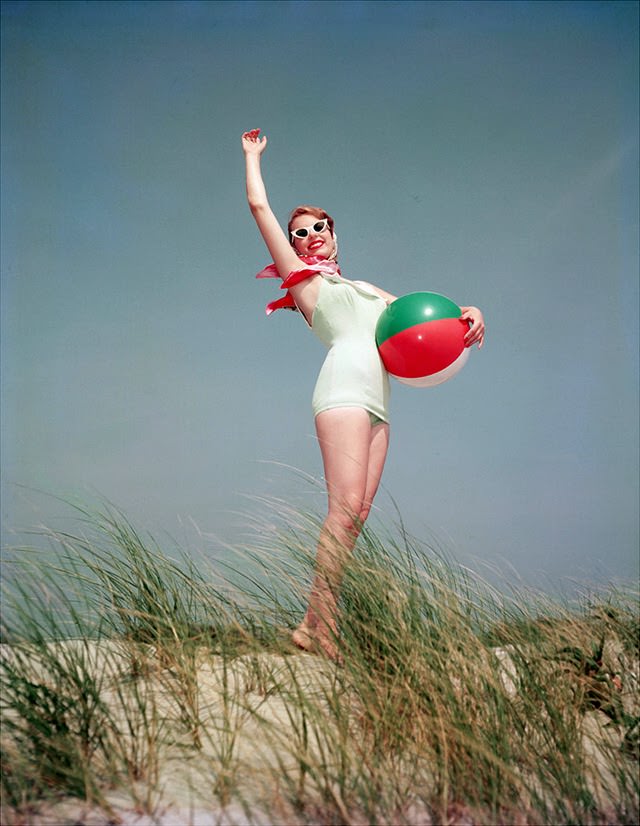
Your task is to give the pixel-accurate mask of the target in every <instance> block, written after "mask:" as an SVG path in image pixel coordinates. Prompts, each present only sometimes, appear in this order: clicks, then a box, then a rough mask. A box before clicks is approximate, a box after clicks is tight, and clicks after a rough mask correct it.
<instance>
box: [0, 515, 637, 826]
mask: <svg viewBox="0 0 640 826" xmlns="http://www.w3.org/2000/svg"><path fill="white" fill-rule="evenodd" d="M275 511H276V513H275V515H272V517H273V518H270V519H269V520H268V524H269V526H268V528H267V527H265V526H262V527H261V528H260V530H258V531H256V538H255V541H254V542H252V543H250V544H248V546H247V547H245V548H243V549H240V548H238V549H236V553H235V556H234V557H233V559H231V560H229V559H228V560H227V561H226V562H225V563H224V564H223V563H221V562H216V563H211V562H209V563H207V562H205V560H204V558H202V559H196V557H195V556H194V555H193V554H192V553H188V552H184V551H181V549H180V548H179V547H178V546H177V545H176V544H175V543H171V547H170V548H169V549H168V550H162V548H161V547H160V544H159V543H158V542H156V541H155V540H154V539H153V537H151V536H148V535H147V534H144V533H141V532H140V531H138V530H137V529H136V528H135V527H134V526H133V525H132V524H131V522H130V521H129V520H128V519H127V518H126V517H125V516H124V515H123V514H122V513H121V512H119V511H118V510H117V509H115V508H111V507H100V508H99V509H97V510H96V511H95V512H94V511H90V510H88V509H77V512H76V513H77V527H78V529H77V530H76V531H74V532H69V531H65V532H62V531H47V532H46V533H47V535H48V538H49V541H50V543H51V550H52V551H53V552H54V553H48V554H42V553H41V552H36V551H35V550H30V549H28V548H22V549H19V550H20V552H19V553H17V550H18V549H14V553H12V554H11V561H10V563H8V564H7V567H8V568H9V571H8V574H7V576H6V582H5V593H4V596H3V624H2V640H3V644H2V658H1V672H2V675H1V676H2V694H1V696H2V737H1V745H2V823H3V824H7V826H11V824H16V826H17V824H27V823H33V824H54V823H55V824H58V823H67V822H68V823H82V822H84V820H83V818H86V819H87V822H89V820H90V822H91V823H101V822H102V823H105V824H106V823H109V822H114V823H115V822H120V823H127V822H129V823H136V822H138V821H137V820H136V818H140V817H148V818H150V819H149V820H148V822H149V823H158V824H162V823H163V822H165V820H163V818H164V819H166V818H170V817H172V816H173V817H174V820H173V821H169V820H166V822H172V823H173V822H184V823H185V826H186V824H187V823H193V824H196V826H199V824H203V826H204V824H209V823H212V824H213V823H238V824H240V823H256V824H267V823H269V824H271V823H282V824H307V823H308V824H354V826H355V824H411V826H419V825H420V824H424V826H430V824H440V823H442V824H456V823H457V824H467V825H468V824H505V826H506V824H522V825H523V826H524V825H525V824H546V823H548V824H560V823H567V824H606V823H616V824H617V823H620V824H627V823H628V824H631V823H634V824H635V823H637V822H638V820H639V808H638V807H639V798H640V782H639V778H638V760H639V758H640V753H639V752H640V746H639V743H640V736H639V721H640V716H639V715H640V702H639V697H638V682H639V656H638V640H639V628H640V623H639V612H638V597H637V593H634V592H633V590H632V589H630V588H626V587H621V586H618V587H613V586H610V587H608V588H606V589H605V588H601V589H599V590H597V591H596V590H592V591H591V592H586V591H585V592H584V593H582V595H581V596H579V597H574V598H572V599H571V600H569V599H564V600H560V599H558V598H554V599H551V598H550V597H548V596H544V595H542V594H540V593H536V592H534V591H532V590H531V589H525V588H516V587H513V586H512V587H511V588H500V589H497V588H495V587H492V586H490V585H489V584H488V583H487V582H486V581H484V580H483V579H481V578H480V577H479V576H478V575H477V574H476V573H474V572H472V571H470V570H468V569H466V568H464V567H463V566H461V565H460V564H458V563H456V562H455V561H454V560H453V559H450V558H448V557H447V556H446V555H445V554H444V553H442V552H441V551H438V550H434V549H433V548H431V547H429V546H427V545H425V544H424V543H422V542H420V541H418V540H417V539H415V538H413V537H411V536H409V535H407V533H406V531H405V530H404V529H403V527H402V524H401V523H398V524H393V525H392V526H391V527H387V528H386V529H382V528H379V527H376V528H375V529H374V528H371V527H369V526H365V529H364V530H363V532H362V535H361V537H360V539H359V541H358V545H357V549H356V552H355V553H354V554H353V556H352V558H351V559H350V561H349V563H348V565H347V568H346V572H345V576H344V581H343V585H342V591H341V604H340V617H339V627H340V637H339V640H338V641H337V642H338V645H339V649H340V654H341V660H342V662H341V664H340V665H338V664H336V663H334V662H332V661H329V660H327V659H324V658H320V657H316V656H313V655H310V654H307V653H304V652H300V651H298V650H297V649H295V647H293V646H292V645H291V643H290V640H289V636H290V632H291V629H293V628H294V627H295V626H296V625H297V624H298V622H299V621H300V619H301V616H302V613H303V611H304V607H305V603H306V596H307V589H308V586H309V582H310V578H311V576H312V573H313V549H314V544H315V538H316V537H317V533H318V529H319V520H318V518H317V517H315V516H314V515H310V514H304V513H300V512H293V511H291V510H289V509H287V508H286V507H284V506H283V505H282V503H278V504H277V505H276V506H275ZM265 525H266V523H265ZM52 560H53V561H52ZM176 817H177V818H178V820H175V818H176ZM56 818H57V819H56ZM65 818H66V819H65ZM100 818H102V820H100ZM180 818H182V819H183V821H181V820H180Z"/></svg>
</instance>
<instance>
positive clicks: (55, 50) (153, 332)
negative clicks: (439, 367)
mask: <svg viewBox="0 0 640 826" xmlns="http://www.w3.org/2000/svg"><path fill="white" fill-rule="evenodd" d="M2 36H3V44H2V45H3V48H2V61H3V66H2V153H3V154H2V224H3V226H2V437H3V443H2V465H3V496H2V528H3V539H4V542H5V543H8V544H13V543H14V542H16V541H18V539H19V537H16V535H15V534H16V532H17V533H19V532H20V531H21V530H23V529H25V528H28V527H30V526H32V525H33V524H38V523H45V524H50V525H51V524H53V525H55V524H58V522H57V520H59V519H60V518H61V516H60V515H61V511H62V510H63V508H62V506H61V504H60V503H59V502H58V501H57V500H56V499H55V498H51V497H50V496H49V494H52V495H53V496H54V497H62V498H72V499H75V500H78V501H83V502H84V501H87V502H88V501H92V499H93V498H95V497H96V496H100V497H106V498H108V499H109V500H111V501H113V502H115V503H116V504H117V505H118V506H120V507H121V508H122V509H123V510H124V511H125V512H126V513H127V514H128V515H129V516H130V517H131V518H132V519H133V520H134V521H135V522H136V523H137V524H139V525H141V526H142V527H144V528H148V529H150V530H152V531H153V532H155V533H157V534H159V533H162V532H165V531H166V532H167V533H170V534H174V535H176V534H180V532H181V531H186V530H187V528H185V526H190V527H189V528H188V530H189V531H191V530H194V528H193V526H197V529H195V530H196V534H197V536H198V538H197V542H198V543H201V544H202V546H203V550H204V552H205V553H208V554H210V555H212V556H214V557H215V556H216V554H219V553H222V552H223V551H222V550H221V548H222V546H223V545H224V544H225V543H230V544H234V543H236V542H241V541H244V538H245V534H246V530H247V528H246V525H247V521H248V519H247V516H248V515H249V514H252V513H253V511H254V509H255V507H256V505H255V504H254V498H260V497H277V498H281V499H283V500H285V501H290V502H292V503H293V504H295V505H296V506H300V507H303V508H311V509H314V510H316V511H318V512H321V511H322V508H323V506H324V496H323V493H322V488H321V487H317V486H316V485H314V484H312V482H311V481H309V480H308V479H306V476H307V475H308V477H311V478H316V479H319V478H320V477H321V475H322V468H321V462H320V456H319V451H318V449H317V445H316V443H315V437H314V429H313V422H312V418H311V412H310V398H311V392H312V389H313V385H314V383H315V378H316V375H317V372H318V370H319V367H320V364H321V361H322V359H323V357H324V349H323V347H322V345H321V344H320V342H319V341H317V340H316V339H315V338H314V337H313V335H312V334H310V332H309V331H308V330H307V329H306V328H305V325H304V324H303V323H302V320H301V319H300V318H299V317H297V316H296V315H295V314H293V313H286V314H277V315H276V316H273V317H271V318H269V319H267V318H266V317H265V316H264V312H263V309H264V305H265V304H266V302H267V301H269V300H271V299H272V298H273V297H274V295H275V294H277V292H278V290H277V285H276V283H275V282H268V281H258V282H256V281H255V280H254V277H253V276H254V274H255V273H256V272H257V271H258V270H260V269H261V268H262V267H263V266H264V265H265V264H266V263H267V262H268V259H267V255H266V251H265V249H264V247H263V244H262V241H261V239H260V238H259V236H258V234H257V232H256V230H255V228H254V226H253V224H252V219H251V216H250V213H249V211H248V209H247V207H246V203H245V195H244V180H243V159H242V153H241V149H240V135H241V133H242V132H243V131H244V130H246V129H249V128H253V127H261V128H262V129H263V131H264V133H265V134H267V135H268V137H269V146H268V150H267V153H266V155H265V157H264V174H265V179H266V182H267V187H268V190H269V194H270V198H271V202H272V206H273V207H274V210H275V211H276V212H277V213H278V215H279V216H281V217H282V219H283V221H284V220H285V218H286V215H287V213H288V211H289V210H290V209H291V208H292V207H293V206H294V205H296V204H298V203H301V202H311V203H316V204H319V205H321V206H323V207H324V208H325V209H327V210H328V211H329V212H330V213H331V214H332V215H333V216H334V218H335V220H336V226H337V229H338V233H339V236H340V250H341V267H342V271H343V273H344V274H345V275H346V276H347V277H351V278H356V279H358V278H359V279H366V280H369V281H372V282H373V283H375V284H378V285H379V286H381V287H382V288H384V289H386V290H388V291H390V292H393V293H395V294H397V295H401V294H403V293H407V292H412V291H415V290H422V289H424V290H434V291H437V292H442V293H444V294H446V295H448V296H450V297H451V298H453V299H454V300H455V301H457V302H458V303H460V304H477V305H478V306H480V307H482V308H483V310H484V312H485V315H486V320H487V327H488V332H487V339H486V345H485V348H484V349H483V350H482V351H480V352H477V351H474V352H473V353H472V355H471V358H470V360H469V362H468V364H467V366H466V367H465V369H464V370H463V371H462V373H460V374H459V375H458V376H457V377H456V378H455V379H453V380H452V381H451V382H449V383H447V384H446V385H442V386H440V387H437V388H432V389H425V390H416V389H413V388H408V387H404V386H402V385H399V384H397V383H394V385H393V389H392V442H391V449H390V455H389V459H388V463H387V467H386V470H385V475H384V478H383V485H384V489H383V490H382V491H381V493H380V495H379V498H378V500H377V505H378V507H379V509H380V514H379V517H380V518H382V519H384V520H386V519H388V518H390V515H391V514H392V513H393V504H392V503H393V502H395V503H396V504H397V506H398V508H399V510H400V512H401V514H402V517H403V519H404V521H405V523H406V525H407V527H408V529H409V530H410V531H411V532H413V533H415V534H416V535H418V536H420V537H423V538H425V539H429V540H433V541H434V542H437V543H438V544H440V545H442V546H444V547H446V548H447V549H448V550H449V551H450V552H451V553H453V554H454V555H455V556H456V557H457V558H459V559H460V560H461V561H463V562H465V563H466V564H471V565H475V564H476V563H479V564H483V563H487V564H489V565H493V564H497V565H499V566H501V567H505V566H511V567H512V568H513V569H514V570H515V571H516V572H517V573H518V574H519V575H520V576H522V577H523V579H524V580H525V581H533V580H536V579H538V580H539V579H542V581H546V582H558V581H559V580H563V579H565V578H572V579H580V580H589V581H602V580H608V579H610V578H633V577H635V576H636V575H637V570H638V514H637V502H638V350H639V345H638V188H637V181H638V84H637V77H638V4H637V3H635V2H607V3H600V2H586V3H583V2H570V3H547V2H543V3H537V2H498V3H485V2H472V3H466V2H460V3H458V2H445V3H431V2H426V3H422V2H409V3H405V2H373V3H371V2H356V1H352V2H340V0H337V1H336V2H309V3H307V2H246V0H245V2H239V3H236V2H226V3H217V2H160V3H159V2H136V3H133V2H108V3H102V2H88V3H76V2H72V3H64V2H63V3H57V2H44V3H36V2H5V3H3V4H2ZM298 471H299V472H298ZM301 474H302V475H301ZM38 491H42V492H44V493H45V494H47V495H42V494H41V493H38Z"/></svg>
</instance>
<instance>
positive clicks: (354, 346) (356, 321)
mask: <svg viewBox="0 0 640 826" xmlns="http://www.w3.org/2000/svg"><path fill="white" fill-rule="evenodd" d="M321 277H322V281H321V282H320V290H319V293H318V301H317V304H316V307H315V309H314V311H313V316H312V319H311V325H310V326H311V329H312V330H313V332H314V333H315V334H316V335H317V336H318V338H319V339H320V341H322V343H323V344H325V345H326V346H327V347H328V348H329V352H328V354H327V357H326V358H325V360H324V363H323V365H322V368H321V370H320V374H319V376H318V380H317V382H316V386H315V389H314V391H313V398H312V402H311V405H312V408H313V415H314V416H317V415H318V413H322V412H323V411H324V410H331V409H332V408H336V407H361V408H364V409H365V410H367V411H368V412H369V415H370V419H371V421H372V423H374V424H375V423H377V422H379V421H382V422H388V421H389V374H388V373H387V371H386V370H385V368H384V365H383V364H382V361H381V360H380V355H379V353H378V348H377V347H376V343H375V330H376V324H377V321H378V318H379V317H380V314H381V313H382V312H383V310H384V309H385V307H386V306H387V304H386V301H385V300H384V299H383V298H381V297H380V296H379V295H378V294H377V293H375V292H373V291H372V289H371V288H370V287H369V286H368V285H367V284H364V283H362V282H358V281H347V280H346V279H344V278H341V277H340V276H338V275H327V274H324V273H323V274H322V276H321ZM301 315H303V314H302V313H301ZM303 317H304V315H303Z"/></svg>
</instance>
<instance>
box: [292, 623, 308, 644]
mask: <svg viewBox="0 0 640 826" xmlns="http://www.w3.org/2000/svg"><path fill="white" fill-rule="evenodd" d="M291 640H292V642H293V644H294V645H296V646H297V647H298V648H301V649H302V650H303V651H313V649H314V641H313V637H312V635H311V629H310V628H309V627H308V626H306V625H304V624H303V625H299V626H298V627H297V628H296V630H295V631H294V632H293V634H292V635H291Z"/></svg>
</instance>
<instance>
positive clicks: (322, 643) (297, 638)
mask: <svg viewBox="0 0 640 826" xmlns="http://www.w3.org/2000/svg"><path fill="white" fill-rule="evenodd" d="M291 640H292V642H293V644H294V645H296V646H297V647H298V648H301V649H302V650H303V651H307V652H308V653H309V654H324V656H325V657H328V658H329V659H330V660H333V662H335V663H337V664H338V665H343V664H344V661H343V659H342V656H341V655H340V654H339V652H338V648H337V646H336V644H335V642H334V641H333V638H332V637H331V636H328V635H326V634H319V633H318V631H317V629H315V630H312V629H311V628H309V627H308V626H306V625H300V626H298V628H296V630H295V631H294V632H293V634H292V635H291Z"/></svg>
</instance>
